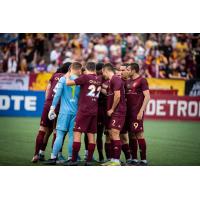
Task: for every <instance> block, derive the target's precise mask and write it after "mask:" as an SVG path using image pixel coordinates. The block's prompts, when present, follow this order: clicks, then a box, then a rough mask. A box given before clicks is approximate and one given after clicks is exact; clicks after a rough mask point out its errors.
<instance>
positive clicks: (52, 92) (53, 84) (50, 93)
mask: <svg viewBox="0 0 200 200" xmlns="http://www.w3.org/2000/svg"><path fill="white" fill-rule="evenodd" d="M63 75H64V74H63V73H54V74H53V75H52V77H51V79H50V80H49V82H50V84H51V87H50V88H49V91H48V96H47V99H46V101H47V102H50V103H51V102H52V101H53V97H54V95H55V92H56V88H55V87H56V84H57V83H58V81H59V80H60V78H61V77H62V76H63Z"/></svg>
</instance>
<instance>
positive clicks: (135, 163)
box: [131, 159, 139, 166]
mask: <svg viewBox="0 0 200 200" xmlns="http://www.w3.org/2000/svg"><path fill="white" fill-rule="evenodd" d="M138 164H139V161H138V160H137V159H133V160H132V161H131V165H133V166H137V165H138Z"/></svg>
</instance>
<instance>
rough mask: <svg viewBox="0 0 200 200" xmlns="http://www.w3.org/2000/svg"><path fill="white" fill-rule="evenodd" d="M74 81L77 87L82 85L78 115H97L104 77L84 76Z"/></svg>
mask: <svg viewBox="0 0 200 200" xmlns="http://www.w3.org/2000/svg"><path fill="white" fill-rule="evenodd" d="M74 81H75V83H76V85H80V98H79V105H78V113H79V114H84V115H97V112H98V98H99V94H100V91H101V84H102V77H101V76H97V75H96V74H84V75H81V76H80V77H79V78H77V79H76V80H74Z"/></svg>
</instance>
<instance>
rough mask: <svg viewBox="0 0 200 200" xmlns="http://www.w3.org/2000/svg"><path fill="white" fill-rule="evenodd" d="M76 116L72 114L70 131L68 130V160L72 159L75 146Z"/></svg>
mask: <svg viewBox="0 0 200 200" xmlns="http://www.w3.org/2000/svg"><path fill="white" fill-rule="evenodd" d="M75 118H76V116H75V115H71V119H70V124H69V132H68V147H67V148H68V159H67V160H68V161H71V159H72V147H73V140H74V132H73V128H74V121H75Z"/></svg>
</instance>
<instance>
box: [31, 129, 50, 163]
mask: <svg viewBox="0 0 200 200" xmlns="http://www.w3.org/2000/svg"><path fill="white" fill-rule="evenodd" d="M47 131H48V128H47V127H44V126H40V128H39V131H38V134H37V137H36V141H35V153H34V157H33V159H32V162H37V161H38V160H39V159H41V160H43V159H42V157H43V156H41V157H40V156H39V151H40V149H41V147H42V144H43V140H44V136H45V134H46V132H47Z"/></svg>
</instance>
